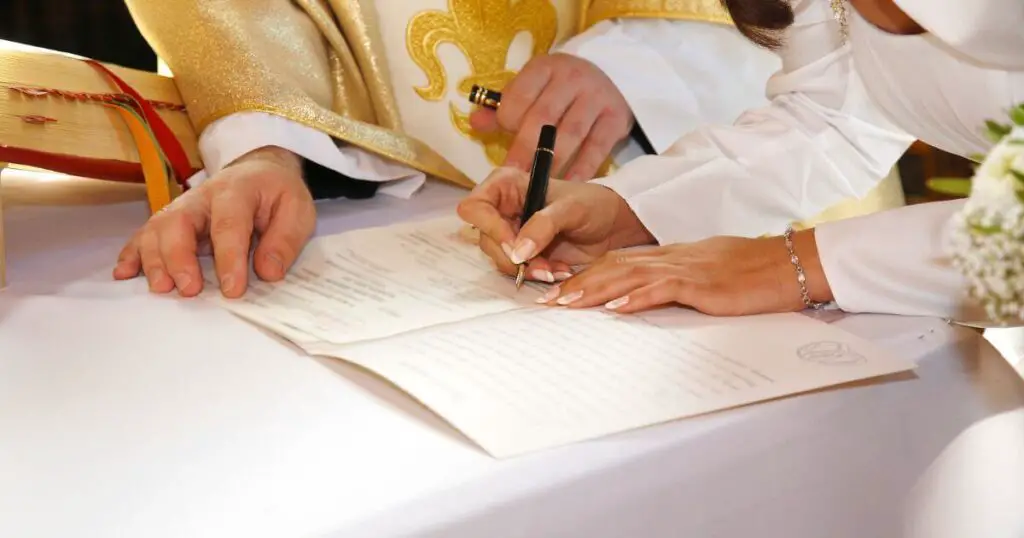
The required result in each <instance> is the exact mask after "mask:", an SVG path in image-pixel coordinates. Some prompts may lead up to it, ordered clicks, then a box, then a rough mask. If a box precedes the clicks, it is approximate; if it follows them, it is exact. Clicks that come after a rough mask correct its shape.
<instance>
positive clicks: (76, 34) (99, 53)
mask: <svg viewBox="0 0 1024 538" xmlns="http://www.w3.org/2000/svg"><path fill="white" fill-rule="evenodd" d="M158 1H160V0H158ZM164 1H166V0H164ZM0 39H6V40H8V41H16V42H18V43H24V44H26V45H35V46H37V47H43V48H48V49H55V50H59V51H63V52H70V53H74V54H78V55H81V56H87V57H90V58H95V59H97V60H101V61H104V62H110V63H114V64H118V65H123V66H125V67H134V68H137V69H145V70H148V71H155V70H156V54H154V53H153V51H152V50H151V49H150V48H149V45H147V44H146V41H145V40H144V39H142V35H140V34H139V31H138V30H136V29H135V24H134V23H133V22H132V18H131V16H130V15H129V14H128V9H127V8H126V7H125V5H124V2H123V0H88V1H69V0H3V1H2V2H0Z"/></svg>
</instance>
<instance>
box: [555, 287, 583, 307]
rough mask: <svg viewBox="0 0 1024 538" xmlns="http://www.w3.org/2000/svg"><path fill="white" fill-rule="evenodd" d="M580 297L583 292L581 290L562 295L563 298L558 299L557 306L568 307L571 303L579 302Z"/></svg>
mask: <svg viewBox="0 0 1024 538" xmlns="http://www.w3.org/2000/svg"><path fill="white" fill-rule="evenodd" d="M581 297H583V291H582V290H580V291H574V292H572V293H570V294H569V295H563V296H561V297H559V298H558V304H560V305H562V306H566V305H570V304H572V303H575V302H576V301H579V300H580V298H581Z"/></svg>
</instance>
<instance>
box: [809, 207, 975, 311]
mask: <svg viewBox="0 0 1024 538" xmlns="http://www.w3.org/2000/svg"><path fill="white" fill-rule="evenodd" d="M963 203H964V201H963V200H955V201H951V202H935V203H929V204H919V205H913V206H908V207H903V208H899V209H893V210H890V211H883V212H881V213H875V214H872V215H866V216H863V217H855V218H851V219H846V220H839V221H834V222H828V223H825V224H821V225H818V227H817V228H815V230H814V238H815V242H816V243H817V246H818V257H819V259H820V260H821V265H822V269H823V270H824V272H825V278H826V279H827V280H828V284H829V287H830V288H831V289H832V295H833V296H834V298H835V303H836V306H838V307H839V308H841V309H842V310H844V311H846V312H852V313H874V314H899V315H905V316H934V317H942V318H948V319H954V320H958V321H984V320H985V318H986V316H985V314H984V312H983V311H982V310H981V309H980V308H978V307H977V306H976V305H974V304H973V303H972V302H970V301H969V300H968V299H967V284H966V279H964V278H963V277H962V276H961V274H960V272H959V271H958V270H957V269H956V268H955V267H953V264H952V258H951V256H950V254H949V248H948V244H949V243H948V240H949V233H950V225H951V219H952V217H953V215H954V214H955V213H956V212H957V211H959V210H960V208H961V207H963Z"/></svg>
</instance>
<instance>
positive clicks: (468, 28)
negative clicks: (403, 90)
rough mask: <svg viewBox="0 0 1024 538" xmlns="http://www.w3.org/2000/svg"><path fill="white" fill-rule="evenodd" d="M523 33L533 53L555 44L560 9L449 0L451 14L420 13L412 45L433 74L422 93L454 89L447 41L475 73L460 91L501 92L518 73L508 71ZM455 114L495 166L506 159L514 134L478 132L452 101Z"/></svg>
mask: <svg viewBox="0 0 1024 538" xmlns="http://www.w3.org/2000/svg"><path fill="white" fill-rule="evenodd" d="M522 32H527V33H529V34H530V36H531V38H532V42H533V50H532V51H531V54H530V56H531V57H533V56H536V55H539V54H544V53H546V52H547V51H548V49H550V48H551V46H552V44H554V42H555V36H556V35H557V32H558V12H557V10H556V9H555V6H554V5H553V4H552V3H551V1H550V0H448V11H447V12H445V11H424V12H422V13H419V14H417V15H415V16H414V17H413V18H412V20H411V21H409V26H408V27H407V28H406V46H407V47H408V49H409V54H410V55H411V56H412V59H413V61H414V62H416V65H417V66H419V68H420V69H422V70H423V72H424V74H426V76H427V84H426V85H425V86H422V87H418V88H416V93H417V94H419V96H420V97H422V98H423V99H426V100H429V101H437V100H440V99H441V98H442V97H443V96H444V94H445V91H446V90H447V89H448V75H447V73H446V71H445V68H444V65H443V64H442V63H441V60H440V58H438V54H437V49H438V47H439V46H440V45H442V44H444V43H448V44H452V45H455V46H456V47H458V49H459V50H460V51H461V52H462V54H463V55H464V56H465V57H466V59H467V60H468V63H469V68H470V74H469V75H468V76H466V77H464V78H463V79H462V80H459V81H458V83H457V85H456V90H457V91H458V93H459V94H460V95H462V96H468V95H469V92H470V89H471V88H472V87H473V85H474V84H478V85H480V86H483V87H486V88H491V89H495V90H501V89H502V88H504V87H505V84H507V83H508V81H509V80H511V79H512V77H514V76H515V71H511V70H509V69H508V65H507V64H508V51H509V48H510V47H511V46H512V42H513V40H515V38H516V36H517V35H518V34H520V33H522ZM449 115H450V117H451V120H452V123H453V124H454V125H455V127H456V129H458V130H459V132H461V133H462V134H464V135H466V136H467V137H469V138H471V139H473V140H476V141H478V142H479V143H481V144H482V145H483V146H484V151H485V152H486V154H487V158H488V160H489V161H490V162H491V163H492V164H495V165H499V164H501V163H502V162H503V161H504V160H505V152H506V150H507V148H508V144H509V142H510V141H511V137H510V136H509V135H507V134H502V133H495V134H483V133H477V132H474V131H473V129H472V128H471V127H470V125H469V117H468V115H466V114H464V113H462V112H461V111H460V110H459V109H458V107H456V106H455V103H449Z"/></svg>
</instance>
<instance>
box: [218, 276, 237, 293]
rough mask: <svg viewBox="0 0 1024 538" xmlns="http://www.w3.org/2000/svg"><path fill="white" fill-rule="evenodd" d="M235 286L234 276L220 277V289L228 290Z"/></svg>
mask: <svg viewBox="0 0 1024 538" xmlns="http://www.w3.org/2000/svg"><path fill="white" fill-rule="evenodd" d="M234 287H235V277H233V276H231V275H228V276H226V277H224V278H222V279H221V281H220V289H221V291H226V292H229V291H231V290H232V289H234Z"/></svg>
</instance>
